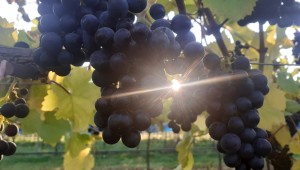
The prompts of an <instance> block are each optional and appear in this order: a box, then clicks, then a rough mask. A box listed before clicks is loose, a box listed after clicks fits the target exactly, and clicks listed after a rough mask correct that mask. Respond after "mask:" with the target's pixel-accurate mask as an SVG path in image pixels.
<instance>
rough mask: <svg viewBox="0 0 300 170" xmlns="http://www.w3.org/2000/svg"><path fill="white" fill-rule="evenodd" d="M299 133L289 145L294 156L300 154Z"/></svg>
mask: <svg viewBox="0 0 300 170" xmlns="http://www.w3.org/2000/svg"><path fill="white" fill-rule="evenodd" d="M297 133H299V132H297ZM297 133H296V134H295V136H294V137H293V139H292V141H291V142H290V143H289V148H290V152H292V153H293V154H300V137H299V134H297Z"/></svg>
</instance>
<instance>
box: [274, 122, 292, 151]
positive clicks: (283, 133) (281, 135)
mask: <svg viewBox="0 0 300 170" xmlns="http://www.w3.org/2000/svg"><path fill="white" fill-rule="evenodd" d="M272 132H273V134H274V136H275V137H276V140H277V141H278V143H279V144H280V145H281V146H282V147H284V146H285V145H288V144H289V143H290V142H291V140H292V137H291V135H290V130H289V128H288V126H286V125H283V124H282V125H277V126H273V129H272Z"/></svg>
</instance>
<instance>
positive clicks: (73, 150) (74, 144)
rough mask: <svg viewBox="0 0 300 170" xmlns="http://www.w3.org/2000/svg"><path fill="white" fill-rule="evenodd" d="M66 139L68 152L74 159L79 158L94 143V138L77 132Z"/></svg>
mask: <svg viewBox="0 0 300 170" xmlns="http://www.w3.org/2000/svg"><path fill="white" fill-rule="evenodd" d="M66 139H67V141H66V150H67V151H68V152H69V154H70V156H71V157H74V158H75V157H77V156H78V155H79V154H80V152H81V151H82V150H84V149H86V148H87V147H90V146H91V144H92V143H93V138H92V136H90V135H88V134H80V133H77V132H73V133H71V134H70V135H69V136H67V137H66Z"/></svg>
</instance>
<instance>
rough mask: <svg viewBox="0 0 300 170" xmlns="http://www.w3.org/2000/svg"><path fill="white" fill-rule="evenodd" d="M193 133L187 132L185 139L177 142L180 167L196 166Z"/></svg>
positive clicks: (190, 167)
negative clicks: (193, 151) (193, 152)
mask: <svg viewBox="0 0 300 170" xmlns="http://www.w3.org/2000/svg"><path fill="white" fill-rule="evenodd" d="M193 140H194V138H193V135H192V133H191V132H188V133H185V134H184V136H183V139H182V140H181V141H180V142H179V143H178V144H177V146H176V151H177V152H178V162H179V166H178V168H179V169H184V170H191V169H193V166H194V158H193V154H192V148H193Z"/></svg>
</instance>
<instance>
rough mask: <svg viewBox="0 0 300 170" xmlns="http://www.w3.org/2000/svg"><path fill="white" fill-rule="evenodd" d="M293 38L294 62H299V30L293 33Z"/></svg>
mask: <svg viewBox="0 0 300 170" xmlns="http://www.w3.org/2000/svg"><path fill="white" fill-rule="evenodd" d="M294 36H295V38H294V40H293V43H294V47H293V50H292V51H293V55H294V57H295V62H296V64H300V60H299V56H300V55H299V54H300V33H299V32H295V33H294Z"/></svg>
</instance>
